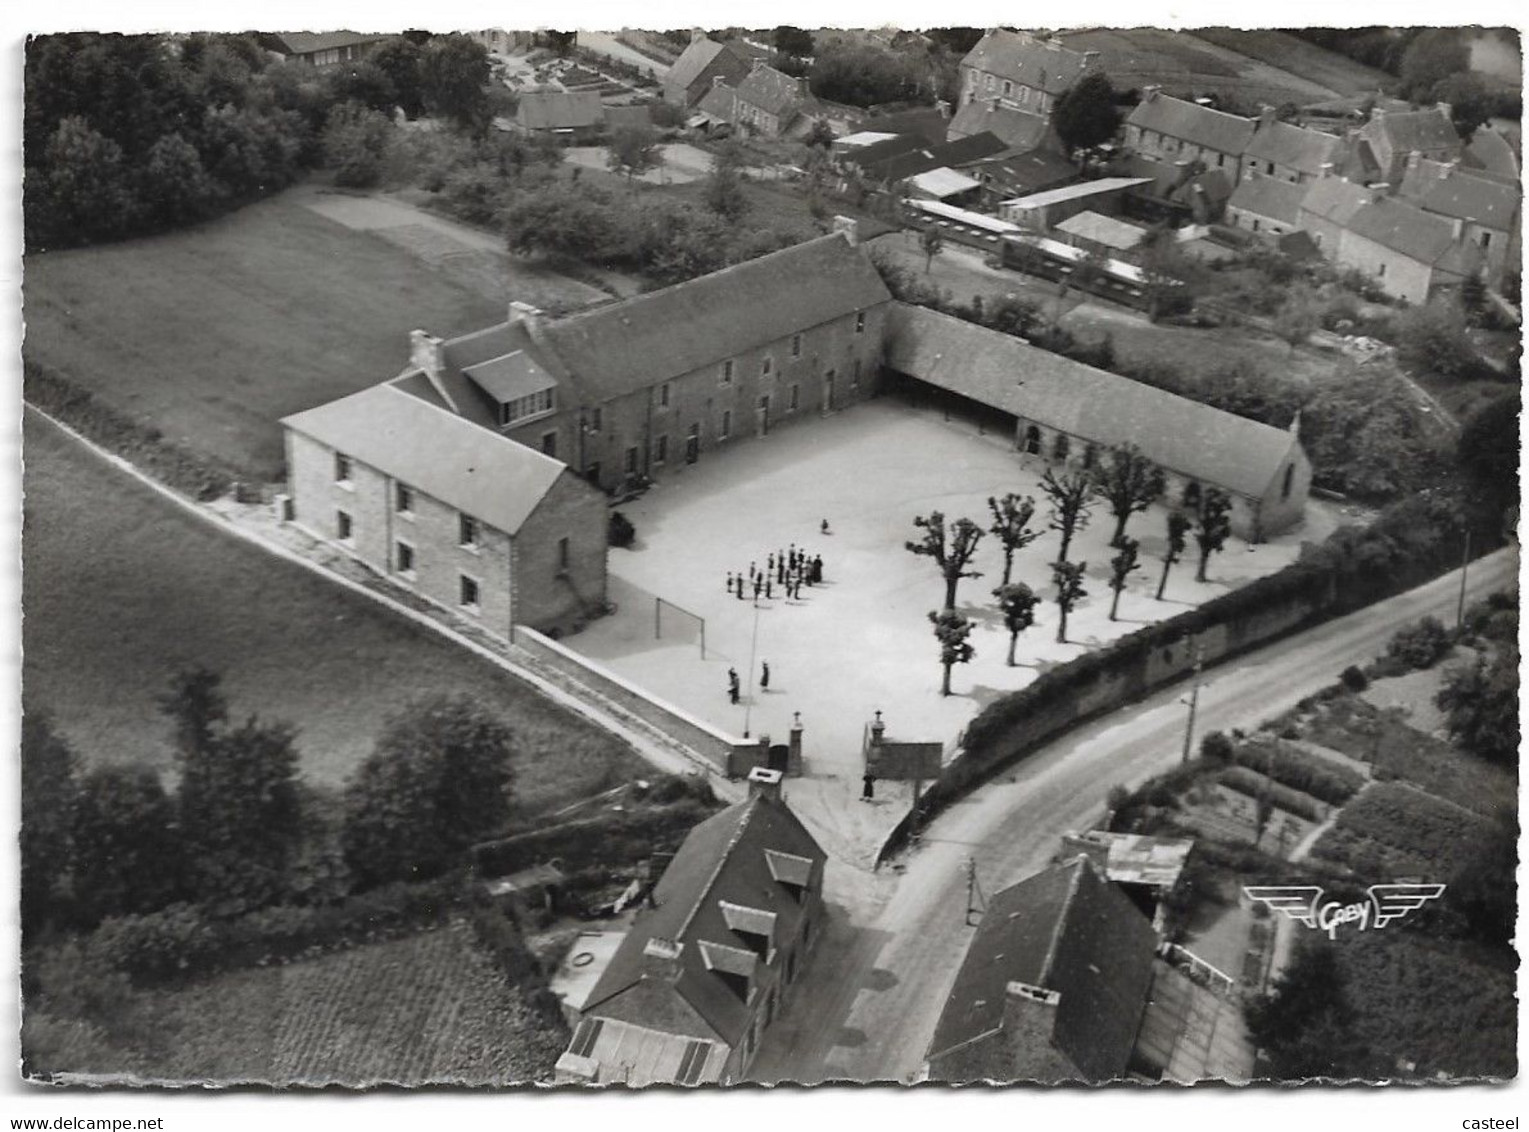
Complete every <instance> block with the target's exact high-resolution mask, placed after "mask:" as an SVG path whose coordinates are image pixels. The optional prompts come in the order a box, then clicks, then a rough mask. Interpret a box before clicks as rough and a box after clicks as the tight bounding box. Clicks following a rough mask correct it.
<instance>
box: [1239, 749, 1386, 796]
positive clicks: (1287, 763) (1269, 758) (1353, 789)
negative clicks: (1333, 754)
mask: <svg viewBox="0 0 1529 1132" xmlns="http://www.w3.org/2000/svg"><path fill="white" fill-rule="evenodd" d="M1232 758H1233V761H1234V762H1236V763H1237V764H1238V765H1240V766H1245V767H1250V768H1251V769H1253V770H1256V771H1258V772H1259V773H1260V774H1265V775H1268V776H1269V777H1270V778H1272V779H1273V780H1274V781H1275V782H1279V783H1282V784H1284V785H1285V786H1288V787H1290V788H1291V789H1292V790H1299V791H1301V793H1303V794H1310V795H1311V796H1312V797H1313V798H1316V799H1317V800H1318V801H1322V802H1326V803H1327V804H1328V805H1329V806H1341V805H1343V803H1345V802H1347V801H1348V800H1349V799H1350V798H1352V797H1353V796H1354V795H1355V794H1357V793H1359V791H1360V790H1361V789H1362V788H1363V787H1364V782H1365V778H1364V775H1363V774H1362V773H1360V772H1359V771H1358V770H1356V769H1354V768H1353V767H1349V766H1341V765H1339V764H1337V763H1335V762H1333V761H1332V760H1330V759H1324V758H1322V757H1321V756H1320V755H1313V754H1310V753H1308V752H1306V751H1302V750H1300V749H1299V748H1296V747H1291V746H1288V745H1286V744H1284V743H1280V744H1278V745H1275V744H1270V743H1239V744H1238V745H1237V748H1236V750H1235V751H1234V752H1233V755H1232Z"/></svg>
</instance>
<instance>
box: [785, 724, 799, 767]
mask: <svg viewBox="0 0 1529 1132" xmlns="http://www.w3.org/2000/svg"><path fill="white" fill-rule="evenodd" d="M786 772H787V773H788V774H801V773H802V713H801V712H799V711H794V712H792V713H791V746H790V749H789V753H788V754H787V756H786Z"/></svg>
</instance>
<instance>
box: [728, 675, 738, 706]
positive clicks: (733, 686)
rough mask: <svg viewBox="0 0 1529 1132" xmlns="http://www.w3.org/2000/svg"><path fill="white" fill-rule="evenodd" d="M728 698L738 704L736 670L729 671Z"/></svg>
mask: <svg viewBox="0 0 1529 1132" xmlns="http://www.w3.org/2000/svg"><path fill="white" fill-rule="evenodd" d="M727 698H728V699H729V700H730V701H732V702H733V703H735V704H736V703H737V702H738V670H737V669H736V668H729V669H728V670H727Z"/></svg>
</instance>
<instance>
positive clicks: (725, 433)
mask: <svg viewBox="0 0 1529 1132" xmlns="http://www.w3.org/2000/svg"><path fill="white" fill-rule="evenodd" d="M717 435H718V436H719V437H721V439H723V440H726V439H727V438H728V437H730V436H732V435H733V412H732V410H731V409H723V410H722V430H721V432H719V433H718V434H717Z"/></svg>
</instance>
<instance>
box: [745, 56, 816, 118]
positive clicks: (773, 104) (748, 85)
mask: <svg viewBox="0 0 1529 1132" xmlns="http://www.w3.org/2000/svg"><path fill="white" fill-rule="evenodd" d="M738 100H739V101H740V102H747V103H748V104H749V105H750V106H757V107H759V109H761V110H763V111H764V112H765V113H766V114H772V115H774V116H775V117H777V118H781V119H788V118H790V117H791V115H792V114H794V113H795V112H796V109H797V108H798V106H799V104H800V103H802V102H803V101H804V100H805V99H804V96H803V94H802V88H801V85H800V84H799V83H798V82H797V81H796V79H795V78H793V77H792V76H791V75H788V74H786V73H785V72H784V71H777V70H776V69H775V68H774V67H771V66H769V65H767V64H763V63H761V64H758V65H756V66H755V67H754V69H753V70H752V71H750V72H749V73H748V77H747V78H745V79H744V80H743V81H742V82H741V83H739V84H738Z"/></svg>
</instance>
